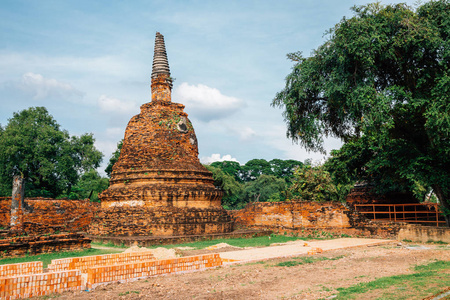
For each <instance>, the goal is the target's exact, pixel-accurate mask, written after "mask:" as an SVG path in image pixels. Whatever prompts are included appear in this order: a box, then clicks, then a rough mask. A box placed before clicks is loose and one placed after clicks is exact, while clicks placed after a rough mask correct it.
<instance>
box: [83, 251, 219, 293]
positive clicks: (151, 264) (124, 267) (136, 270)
mask: <svg viewBox="0 0 450 300" xmlns="http://www.w3.org/2000/svg"><path fill="white" fill-rule="evenodd" d="M221 265H222V260H221V259H220V256H219V254H206V255H198V256H189V257H180V258H174V259H164V260H156V261H145V262H136V263H129V264H120V265H113V266H101V267H91V268H88V269H87V272H88V278H87V288H88V289H91V288H94V287H96V286H98V285H99V284H103V283H107V282H114V281H127V280H131V279H135V278H144V277H149V276H157V275H163V274H169V273H177V272H190V271H196V270H201V269H205V268H211V267H218V266H221Z"/></svg>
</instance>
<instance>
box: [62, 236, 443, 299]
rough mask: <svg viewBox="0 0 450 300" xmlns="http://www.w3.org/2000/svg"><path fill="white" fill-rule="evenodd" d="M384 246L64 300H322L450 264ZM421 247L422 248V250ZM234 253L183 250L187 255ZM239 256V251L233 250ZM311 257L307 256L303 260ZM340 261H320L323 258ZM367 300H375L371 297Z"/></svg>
mask: <svg viewBox="0 0 450 300" xmlns="http://www.w3.org/2000/svg"><path fill="white" fill-rule="evenodd" d="M421 246H423V247H413V248H409V249H408V248H406V247H405V245H401V246H399V245H396V244H395V243H394V244H390V245H384V246H372V247H359V248H350V249H340V250H333V251H326V252H324V253H322V254H318V255H314V256H311V257H313V258H315V261H314V262H312V263H306V264H300V265H295V266H291V267H288V266H285V267H280V266H277V264H278V263H280V262H286V261H298V260H299V258H280V259H273V260H268V261H263V262H256V263H249V264H240V265H230V266H224V267H220V268H217V269H210V270H206V271H201V272H194V273H185V274H174V275H167V276H160V277H151V278H148V279H142V280H137V281H134V282H128V283H112V284H108V285H105V286H100V287H98V288H96V289H95V290H93V291H91V292H66V293H64V294H62V295H60V296H59V297H58V299H80V300H81V299H83V300H85V299H281V298H284V299H286V298H287V299H322V298H325V299H326V298H327V297H330V296H332V295H334V294H336V293H337V291H336V289H337V288H339V287H349V286H353V285H355V284H357V283H360V282H369V281H372V280H374V279H377V278H380V277H386V276H392V275H400V274H410V273H413V269H414V266H415V265H418V264H426V263H429V262H432V261H434V260H450V251H449V250H450V246H438V245H428V244H425V245H421ZM416 248H418V249H417V250H416ZM227 250H228V251H229V250H231V249H229V248H220V249H216V250H215V251H212V250H179V251H180V252H181V254H182V255H195V254H201V253H210V252H216V253H217V252H220V251H227ZM232 250H233V251H235V250H236V248H234V247H233V248H232ZM302 257H305V256H302ZM325 257H326V258H334V260H320V258H325ZM367 296H369V295H367V294H365V295H364V297H365V299H375V298H377V297H379V295H376V294H374V295H370V296H369V298H367Z"/></svg>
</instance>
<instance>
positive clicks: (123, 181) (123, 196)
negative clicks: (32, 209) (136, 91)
mask: <svg viewBox="0 0 450 300" xmlns="http://www.w3.org/2000/svg"><path fill="white" fill-rule="evenodd" d="M171 91H172V78H171V77H170V69H169V63H168V60H167V54H166V49H165V44H164V37H163V36H162V35H161V34H160V33H159V32H157V33H156V39H155V50H154V57H153V68H152V75H151V92H152V99H151V102H149V103H145V104H143V105H142V106H141V111H140V113H139V114H138V115H136V116H134V117H133V118H131V120H130V121H129V123H128V126H127V129H126V131H125V137H124V140H123V147H122V150H121V154H120V157H119V160H118V161H117V163H116V164H115V165H114V167H113V169H112V173H111V180H110V187H109V188H108V189H107V190H106V191H104V192H103V193H102V194H101V195H99V198H100V200H101V210H100V212H99V213H98V215H97V217H96V218H94V221H93V222H92V224H91V227H90V233H91V234H93V235H189V234H205V233H224V232H230V231H232V229H233V222H232V221H231V218H230V216H228V214H227V212H226V211H225V210H224V209H223V208H222V206H221V199H222V191H220V190H218V189H217V188H215V186H214V181H213V178H212V174H211V173H210V172H209V171H208V170H206V168H205V167H204V166H203V165H202V164H201V163H200V161H199V159H198V146H197V138H196V136H195V132H194V128H193V126H192V124H191V122H190V121H189V119H188V115H187V114H186V113H185V112H184V105H183V104H179V103H174V102H172V100H171Z"/></svg>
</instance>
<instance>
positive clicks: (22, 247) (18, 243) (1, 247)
mask: <svg viewBox="0 0 450 300" xmlns="http://www.w3.org/2000/svg"><path fill="white" fill-rule="evenodd" d="M88 248H91V240H90V239H89V238H87V237H85V236H84V235H83V234H79V233H63V234H54V235H48V236H22V237H13V238H4V239H0V258H5V257H19V256H25V255H37V254H43V253H50V252H60V251H76V250H83V249H88Z"/></svg>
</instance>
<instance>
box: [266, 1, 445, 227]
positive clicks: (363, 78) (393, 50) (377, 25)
mask: <svg viewBox="0 0 450 300" xmlns="http://www.w3.org/2000/svg"><path fill="white" fill-rule="evenodd" d="M353 10H354V12H355V15H354V16H353V17H352V18H348V19H347V18H344V19H342V20H341V21H340V22H339V23H338V24H337V25H336V26H335V27H334V28H332V29H331V30H330V32H329V33H328V39H327V41H326V42H325V43H324V44H323V45H321V46H320V47H319V48H318V49H317V50H315V51H314V52H313V53H312V56H310V57H307V58H306V57H303V56H302V55H301V53H292V54H289V55H288V57H289V58H290V59H292V60H293V61H294V62H295V64H294V67H293V70H292V72H291V73H290V74H289V75H288V76H287V78H286V87H285V88H284V89H283V90H282V91H281V92H279V93H278V94H277V95H276V97H275V99H274V100H273V102H272V105H274V106H278V107H281V108H283V109H284V112H283V115H284V117H285V120H286V122H287V125H288V130H287V136H288V137H290V138H291V139H293V140H294V141H296V142H298V143H300V144H301V145H303V146H304V147H306V148H307V149H308V150H314V151H317V150H321V151H323V137H324V136H334V137H338V138H340V139H342V140H343V141H344V147H343V150H342V151H343V152H345V153H343V154H342V155H339V153H338V152H335V153H334V157H336V159H339V157H343V159H344V160H347V161H349V162H351V163H350V164H348V166H347V167H348V169H349V172H350V173H351V174H356V175H358V176H360V177H363V178H368V179H370V180H371V181H374V182H375V183H377V186H378V187H379V188H380V189H389V186H395V187H396V188H403V189H407V190H410V191H414V192H416V194H421V193H422V194H423V193H424V191H425V190H427V189H428V188H432V189H433V190H434V192H435V193H436V195H437V197H438V198H439V201H440V203H441V204H442V205H443V207H444V210H446V211H450V40H449V35H450V2H449V1H448V0H440V1H431V2H428V3H425V4H423V5H422V6H420V7H417V8H416V9H412V8H411V7H408V6H407V5H406V4H396V5H387V6H383V5H381V4H379V3H374V4H368V5H364V6H357V7H354V8H353ZM352 157H353V158H352ZM349 158H351V159H349ZM447 221H448V219H447Z"/></svg>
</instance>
